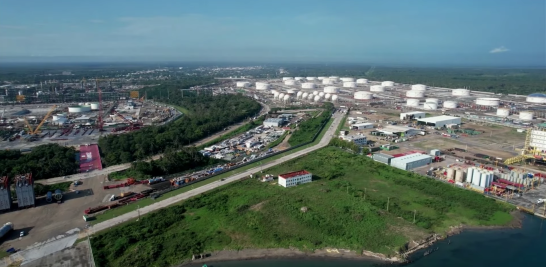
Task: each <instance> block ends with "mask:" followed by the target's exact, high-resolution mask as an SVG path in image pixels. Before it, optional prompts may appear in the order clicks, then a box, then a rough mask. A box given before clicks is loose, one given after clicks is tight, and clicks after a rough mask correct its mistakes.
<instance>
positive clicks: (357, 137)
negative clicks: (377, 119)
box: [339, 135, 368, 146]
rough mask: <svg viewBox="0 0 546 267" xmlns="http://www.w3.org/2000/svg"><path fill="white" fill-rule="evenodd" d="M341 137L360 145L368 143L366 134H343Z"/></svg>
mask: <svg viewBox="0 0 546 267" xmlns="http://www.w3.org/2000/svg"><path fill="white" fill-rule="evenodd" d="M339 138H340V139H342V140H345V141H347V142H353V143H355V144H357V145H359V146H365V145H367V144H368V140H367V139H366V136H363V135H342V136H340V137H339Z"/></svg>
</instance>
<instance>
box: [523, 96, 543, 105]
mask: <svg viewBox="0 0 546 267" xmlns="http://www.w3.org/2000/svg"><path fill="white" fill-rule="evenodd" d="M525 101H527V102H529V103H536V104H546V94H540V93H536V94H530V95H528V96H527V99H525Z"/></svg>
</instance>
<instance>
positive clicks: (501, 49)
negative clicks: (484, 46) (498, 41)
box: [489, 46, 510, 54]
mask: <svg viewBox="0 0 546 267" xmlns="http://www.w3.org/2000/svg"><path fill="white" fill-rule="evenodd" d="M508 51H510V49H508V48H506V47H504V46H501V47H497V48H494V49H493V50H491V51H489V53H491V54H496V53H504V52H508Z"/></svg>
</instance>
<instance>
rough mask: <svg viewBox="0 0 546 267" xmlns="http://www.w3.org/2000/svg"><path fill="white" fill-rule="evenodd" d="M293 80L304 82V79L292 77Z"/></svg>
mask: <svg viewBox="0 0 546 267" xmlns="http://www.w3.org/2000/svg"><path fill="white" fill-rule="evenodd" d="M294 80H296V81H303V80H305V78H303V77H294Z"/></svg>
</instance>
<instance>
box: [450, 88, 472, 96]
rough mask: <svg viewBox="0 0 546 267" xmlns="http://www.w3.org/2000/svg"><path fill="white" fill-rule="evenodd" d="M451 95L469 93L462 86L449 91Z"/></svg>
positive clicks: (467, 94)
mask: <svg viewBox="0 0 546 267" xmlns="http://www.w3.org/2000/svg"><path fill="white" fill-rule="evenodd" d="M451 95H454V96H469V95H470V90H468V89H462V88H459V89H453V90H452V91H451Z"/></svg>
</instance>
